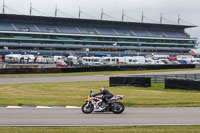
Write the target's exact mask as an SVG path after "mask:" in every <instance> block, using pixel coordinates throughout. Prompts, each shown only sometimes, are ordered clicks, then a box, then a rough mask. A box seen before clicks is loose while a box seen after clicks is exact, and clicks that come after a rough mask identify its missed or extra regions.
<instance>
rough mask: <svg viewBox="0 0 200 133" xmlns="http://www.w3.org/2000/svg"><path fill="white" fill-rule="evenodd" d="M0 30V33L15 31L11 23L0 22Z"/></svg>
mask: <svg viewBox="0 0 200 133" xmlns="http://www.w3.org/2000/svg"><path fill="white" fill-rule="evenodd" d="M0 30H1V31H15V29H14V28H13V27H12V25H11V23H4V22H0Z"/></svg>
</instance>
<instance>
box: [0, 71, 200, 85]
mask: <svg viewBox="0 0 200 133" xmlns="http://www.w3.org/2000/svg"><path fill="white" fill-rule="evenodd" d="M197 73H200V70H194V71H176V72H154V73H142V74H124V75H130V76H131V75H167V74H197ZM111 76H123V74H122V75H87V76H85V75H84V76H43V77H0V84H16V83H48V82H79V81H108V80H109V77H111Z"/></svg>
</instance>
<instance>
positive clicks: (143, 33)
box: [132, 30, 150, 37]
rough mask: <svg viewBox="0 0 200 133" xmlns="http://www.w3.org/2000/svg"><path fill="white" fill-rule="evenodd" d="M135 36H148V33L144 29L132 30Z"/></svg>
mask: <svg viewBox="0 0 200 133" xmlns="http://www.w3.org/2000/svg"><path fill="white" fill-rule="evenodd" d="M132 31H133V32H134V33H135V34H136V36H142V37H150V35H149V34H148V33H147V31H145V30H132Z"/></svg>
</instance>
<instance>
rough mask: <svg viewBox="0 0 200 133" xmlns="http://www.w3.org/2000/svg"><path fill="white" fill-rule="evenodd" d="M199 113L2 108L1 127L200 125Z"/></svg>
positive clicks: (195, 109)
mask: <svg viewBox="0 0 200 133" xmlns="http://www.w3.org/2000/svg"><path fill="white" fill-rule="evenodd" d="M199 112H200V108H199V107H188V108H186V107H181V108H177V107H176V108H126V109H125V111H124V112H123V113H122V114H113V113H112V112H108V113H91V114H83V113H82V112H81V109H80V108H79V109H63V108H53V109H52V108H51V109H48V108H45V109H37V108H21V109H14V108H12V109H8V108H0V126H155V125H200V119H199V118H200V113H199Z"/></svg>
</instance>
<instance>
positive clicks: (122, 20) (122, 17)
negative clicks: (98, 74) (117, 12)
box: [122, 10, 124, 21]
mask: <svg viewBox="0 0 200 133" xmlns="http://www.w3.org/2000/svg"><path fill="white" fill-rule="evenodd" d="M122 21H124V10H122Z"/></svg>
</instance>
